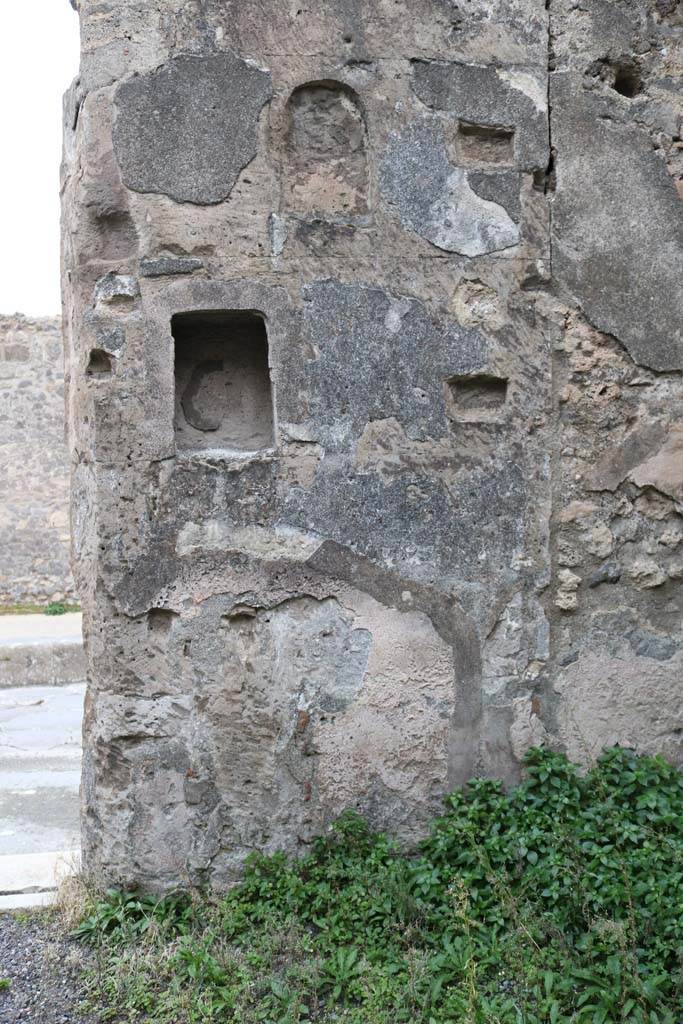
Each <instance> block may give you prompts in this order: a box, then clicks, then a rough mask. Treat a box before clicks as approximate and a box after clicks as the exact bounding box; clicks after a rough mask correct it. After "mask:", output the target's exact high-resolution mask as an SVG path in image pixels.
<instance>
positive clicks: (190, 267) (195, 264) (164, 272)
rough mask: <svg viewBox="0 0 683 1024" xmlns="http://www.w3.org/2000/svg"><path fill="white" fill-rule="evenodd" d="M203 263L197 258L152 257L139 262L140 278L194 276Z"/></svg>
mask: <svg viewBox="0 0 683 1024" xmlns="http://www.w3.org/2000/svg"><path fill="white" fill-rule="evenodd" d="M203 266H204V261H203V260H200V259H199V257H197V256H154V257H149V258H147V259H142V260H140V277H172V276H174V275H176V274H194V272H195V271H196V270H201V269H202V267H203Z"/></svg>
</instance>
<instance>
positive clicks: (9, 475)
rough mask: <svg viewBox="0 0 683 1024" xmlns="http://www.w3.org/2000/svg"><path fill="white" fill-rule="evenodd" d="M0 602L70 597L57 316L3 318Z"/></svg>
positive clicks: (0, 330)
mask: <svg viewBox="0 0 683 1024" xmlns="http://www.w3.org/2000/svg"><path fill="white" fill-rule="evenodd" d="M0 422H1V424H2V437H1V439H0V551H2V558H1V559H0V604H15V603H17V602H29V603H44V602H49V601H58V600H63V599H66V598H72V597H73V596H74V587H73V580H72V578H71V570H70V568H69V454H68V450H67V446H66V442H65V439H64V358H63V346H62V333H61V321H60V320H59V319H57V318H55V319H47V318H44V319H38V320H33V319H29V318H28V317H24V316H0Z"/></svg>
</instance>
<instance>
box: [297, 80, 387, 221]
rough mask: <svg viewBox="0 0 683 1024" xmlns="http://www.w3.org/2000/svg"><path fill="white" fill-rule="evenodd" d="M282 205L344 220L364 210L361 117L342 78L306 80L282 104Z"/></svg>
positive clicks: (364, 146)
mask: <svg viewBox="0 0 683 1024" xmlns="http://www.w3.org/2000/svg"><path fill="white" fill-rule="evenodd" d="M284 175H285V180H284V202H285V207H286V209H288V210H290V211H291V212H293V213H298V214H303V215H304V216H321V217H334V218H344V217H353V216H358V215H362V214H364V213H367V211H368V208H369V207H368V190H369V174H368V160H367V133H366V126H365V118H364V116H363V111H362V108H361V105H360V101H359V99H358V96H357V95H356V93H355V92H354V91H353V89H351V88H349V87H348V86H346V85H344V84H343V83H341V82H334V81H321V82H307V83H306V84H305V85H301V86H299V87H298V88H297V89H295V90H294V92H293V93H292V95H291V96H290V98H289V101H288V103H287V142H286V157H285V165H284Z"/></svg>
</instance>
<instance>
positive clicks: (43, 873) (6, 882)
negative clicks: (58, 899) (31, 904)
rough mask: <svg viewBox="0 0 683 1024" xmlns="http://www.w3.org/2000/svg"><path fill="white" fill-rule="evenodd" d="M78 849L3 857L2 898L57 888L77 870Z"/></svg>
mask: <svg viewBox="0 0 683 1024" xmlns="http://www.w3.org/2000/svg"><path fill="white" fill-rule="evenodd" d="M79 865H80V853H79V851H78V850H54V851H52V852H48V853H28V854H27V853H24V854H15V855H10V854H6V855H5V856H2V857H0V897H8V898H9V897H10V896H17V897H18V896H26V895H29V896H30V895H36V894H38V893H45V892H51V891H54V890H55V889H56V888H57V886H58V885H59V883H60V881H61V880H62V879H63V878H65V877H66V876H67V875H72V874H74V873H75V872H77V871H78V868H79Z"/></svg>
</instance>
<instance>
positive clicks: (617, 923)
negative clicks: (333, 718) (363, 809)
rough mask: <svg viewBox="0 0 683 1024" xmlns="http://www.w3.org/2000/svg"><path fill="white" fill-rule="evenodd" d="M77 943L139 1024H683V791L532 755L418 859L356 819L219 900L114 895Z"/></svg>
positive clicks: (251, 868) (348, 816)
mask: <svg viewBox="0 0 683 1024" xmlns="http://www.w3.org/2000/svg"><path fill="white" fill-rule="evenodd" d="M77 934H78V935H79V937H81V938H82V939H84V940H87V941H89V942H91V943H93V944H95V945H96V946H97V947H98V948H99V950H100V952H101V954H102V955H101V956H100V958H99V967H98V970H97V971H95V972H93V974H92V976H91V978H90V988H91V1000H92V1001H93V1003H94V1004H96V1005H97V1006H98V1007H100V1008H101V1007H102V1005H103V1004H104V1006H105V1010H104V1011H103V1012H104V1013H105V1016H104V1017H103V1019H106V1012H107V1010H106V1006H109V1008H110V1011H109V1012H110V1013H111V1015H112V1016H115V1018H116V1019H117V1020H119V1019H120V1020H124V1021H130V1022H133V1021H135V1022H137V1024H171V1022H173V1024H195V1022H209V1021H215V1022H219V1021H220V1022H224V1021H228V1022H235V1024H251V1022H254V1024H255V1022H267V1024H297V1022H301V1021H308V1020H310V1021H321V1022H332V1021H334V1022H340V1024H401V1022H405V1024H617V1022H619V1024H621V1022H628V1024H681V1021H683V966H682V965H683V774H682V773H681V772H680V771H678V770H677V769H676V768H674V767H673V766H671V765H670V764H668V763H667V762H666V761H664V760H663V759H662V758H660V757H638V756H636V755H635V754H633V753H631V752H629V751H627V750H623V749H620V748H614V749H611V750H607V751H605V753H604V754H603V756H602V757H601V758H600V759H599V761H598V762H597V763H596V764H595V765H594V767H593V768H592V769H591V770H590V771H589V772H587V773H586V774H583V775H582V774H581V773H580V771H579V769H578V768H577V767H576V766H575V765H573V764H571V763H570V762H569V761H568V760H567V759H566V758H565V757H563V756H562V755H560V754H555V753H552V752H550V751H548V750H543V749H534V750H531V751H529V753H528V754H527V757H526V761H525V779H524V782H523V783H522V784H521V785H519V786H518V787H516V788H515V789H513V790H512V791H510V792H505V790H504V789H503V787H502V785H501V784H500V783H498V782H494V781H490V780H483V779H479V780H474V781H472V782H471V783H470V784H469V785H468V786H466V787H465V788H463V789H459V790H457V791H456V792H455V793H453V794H452V795H451V796H450V797H448V799H447V801H446V808H445V813H444V814H443V815H442V816H440V817H439V818H437V819H436V820H435V821H434V822H433V825H432V828H431V831H430V834H429V835H428V837H427V838H426V839H425V840H424V842H423V843H422V844H421V845H420V847H419V849H418V850H417V851H409V852H406V851H403V850H401V849H400V848H399V847H398V846H397V845H396V844H395V843H394V842H393V841H392V840H390V839H389V838H388V837H387V836H385V835H383V834H378V833H375V832H373V831H371V830H370V828H369V827H368V826H367V824H366V823H365V822H364V821H363V820H362V818H360V817H359V816H358V815H357V814H355V813H353V812H347V813H345V814H343V815H342V816H341V818H339V820H338V821H337V822H336V823H335V824H334V826H333V827H332V828H331V830H330V831H329V832H328V833H327V834H326V835H324V836H322V837H320V838H319V839H318V840H316V842H315V843H314V844H313V847H312V850H311V852H310V854H309V855H308V856H307V857H305V858H303V859H301V860H293V859H290V858H288V857H286V856H284V855H283V854H277V855H275V856H272V857H263V856H256V855H254V856H252V857H251V858H250V859H249V860H248V862H247V864H246V866H245V872H244V876H243V879H242V881H241V882H240V884H239V885H237V886H236V887H235V888H233V889H232V890H231V891H230V892H229V893H228V894H227V896H225V897H224V898H223V899H222V900H215V899H212V898H210V897H209V896H207V895H202V894H197V893H195V894H188V893H179V894H173V895H171V896H168V897H166V898H164V899H162V900H153V899H149V898H141V897H137V896H135V895H131V894H123V893H117V892H110V893H108V894H107V895H106V896H105V897H104V898H103V899H101V900H100V901H98V902H97V903H95V904H94V905H93V906H92V907H91V908H90V910H89V913H88V915H87V916H86V917H85V919H84V920H83V922H82V923H81V925H80V927H79V928H78V929H77Z"/></svg>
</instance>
